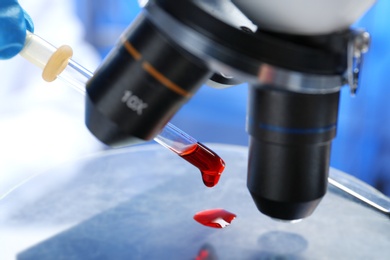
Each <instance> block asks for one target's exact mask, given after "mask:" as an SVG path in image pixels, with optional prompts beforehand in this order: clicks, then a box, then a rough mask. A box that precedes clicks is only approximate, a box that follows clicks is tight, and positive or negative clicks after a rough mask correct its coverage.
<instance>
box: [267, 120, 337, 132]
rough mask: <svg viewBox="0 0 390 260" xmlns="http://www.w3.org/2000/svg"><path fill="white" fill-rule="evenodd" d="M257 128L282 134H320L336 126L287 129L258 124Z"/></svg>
mask: <svg viewBox="0 0 390 260" xmlns="http://www.w3.org/2000/svg"><path fill="white" fill-rule="evenodd" d="M259 128H261V129H264V130H267V131H271V132H277V133H282V134H298V135H299V134H301V135H303V134H321V133H325V132H328V131H331V130H334V129H336V124H332V125H329V126H324V127H318V128H288V127H281V126H274V125H267V124H263V123H260V124H259Z"/></svg>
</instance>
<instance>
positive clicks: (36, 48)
mask: <svg viewBox="0 0 390 260" xmlns="http://www.w3.org/2000/svg"><path fill="white" fill-rule="evenodd" d="M56 50H57V48H56V47H54V46H53V45H51V44H50V43H48V42H47V41H45V40H43V39H42V38H40V37H39V36H37V35H35V34H33V33H31V32H29V31H27V35H26V42H25V44H24V48H23V50H22V51H21V52H20V53H19V54H20V55H21V56H22V57H24V58H25V59H27V60H28V61H30V62H31V63H33V64H35V65H36V66H38V67H39V68H41V69H44V68H45V66H46V64H47V62H48V61H49V59H50V57H51V56H52V55H53V53H54V52H55V51H56Z"/></svg>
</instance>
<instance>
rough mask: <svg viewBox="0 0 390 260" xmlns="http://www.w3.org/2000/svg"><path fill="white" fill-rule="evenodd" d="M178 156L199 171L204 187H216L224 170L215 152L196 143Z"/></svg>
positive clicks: (222, 162) (223, 165) (222, 163)
mask: <svg viewBox="0 0 390 260" xmlns="http://www.w3.org/2000/svg"><path fill="white" fill-rule="evenodd" d="M179 156H180V157H181V158H183V159H184V160H186V161H188V162H189V163H191V164H192V165H194V166H195V167H197V168H198V169H199V170H200V172H201V174H202V180H203V183H204V185H206V186H207V187H214V186H215V185H217V183H218V181H219V178H220V177H221V174H222V172H223V170H224V169H225V162H224V161H223V160H222V159H221V157H219V156H218V155H217V154H216V153H215V152H213V151H212V150H210V149H209V148H207V147H206V146H205V145H203V144H201V143H199V142H198V143H196V145H194V146H191V148H190V149H188V150H187V151H185V152H183V153H181V154H179Z"/></svg>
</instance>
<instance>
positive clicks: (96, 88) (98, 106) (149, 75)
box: [86, 16, 212, 146]
mask: <svg viewBox="0 0 390 260" xmlns="http://www.w3.org/2000/svg"><path fill="white" fill-rule="evenodd" d="M211 74H212V73H211V72H209V70H208V69H207V68H206V67H205V66H203V64H201V63H200V62H198V60H196V59H195V58H194V57H192V56H190V54H188V53H186V52H184V51H182V50H180V49H179V48H178V47H177V46H173V45H172V44H171V42H170V41H169V40H168V39H167V38H166V37H165V36H164V35H162V34H161V33H160V32H159V31H158V30H157V29H156V28H155V26H154V25H153V24H152V23H151V22H149V21H148V20H147V19H146V18H145V17H144V16H140V17H138V19H137V20H136V21H135V22H134V23H133V24H132V26H130V27H129V28H128V29H127V31H126V32H125V33H124V35H123V36H122V38H121V41H120V42H119V43H118V44H117V46H116V47H115V48H114V49H113V50H112V51H111V52H110V54H109V55H108V57H107V58H106V59H105V60H104V62H103V64H102V66H101V67H100V68H99V69H98V70H97V71H96V73H95V75H94V76H93V77H92V79H91V80H90V81H89V82H88V84H87V97H86V125H87V127H88V128H89V130H90V131H91V132H92V133H93V134H94V135H95V136H96V137H97V138H98V139H99V140H101V141H102V142H103V143H105V144H108V145H110V146H120V145H128V144H133V143H137V142H140V141H143V140H150V139H152V138H153V137H154V136H156V135H157V134H158V133H159V132H160V131H161V129H162V128H163V127H164V126H165V124H166V123H167V122H168V121H169V120H170V119H171V117H172V116H173V115H174V114H175V113H176V111H177V110H178V109H179V108H180V107H181V106H182V105H183V104H184V103H185V102H186V101H188V99H189V98H190V97H191V96H192V95H193V93H194V92H195V91H196V90H197V89H198V88H199V87H200V86H201V85H202V83H203V82H205V81H206V80H207V79H208V78H209V77H210V76H211Z"/></svg>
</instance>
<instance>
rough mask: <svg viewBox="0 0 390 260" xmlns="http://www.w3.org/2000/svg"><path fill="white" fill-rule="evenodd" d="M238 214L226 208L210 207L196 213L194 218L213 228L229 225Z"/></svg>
mask: <svg viewBox="0 0 390 260" xmlns="http://www.w3.org/2000/svg"><path fill="white" fill-rule="evenodd" d="M235 218H236V215H235V214H233V213H231V212H229V211H226V210H224V209H208V210H204V211H200V212H198V213H196V214H195V215H194V219H195V220H196V221H197V222H199V223H200V224H202V225H205V226H208V227H213V228H224V227H226V226H229V225H230V224H231V223H232V221H233V219H235Z"/></svg>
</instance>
